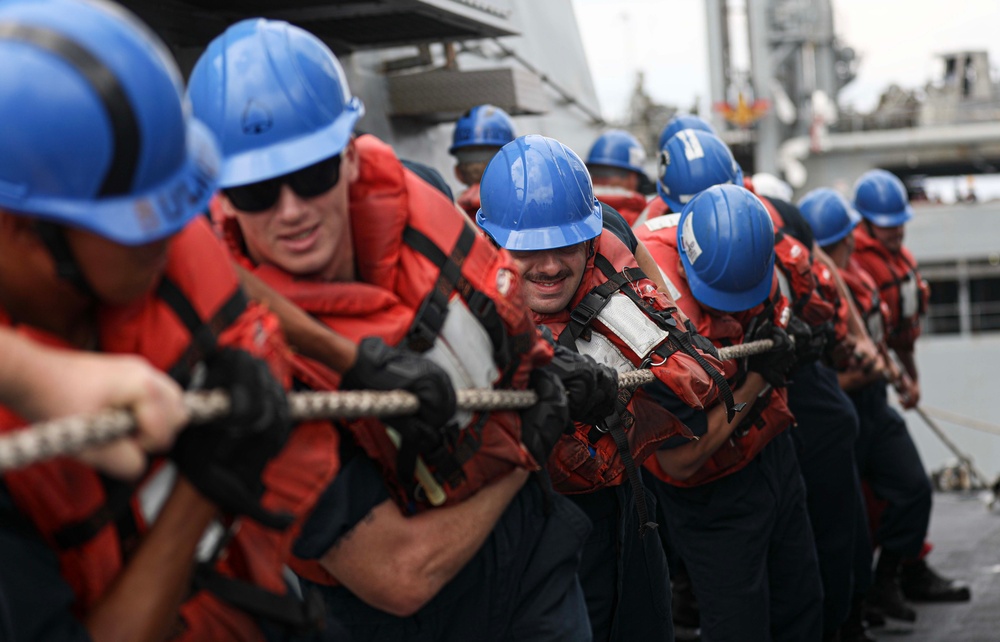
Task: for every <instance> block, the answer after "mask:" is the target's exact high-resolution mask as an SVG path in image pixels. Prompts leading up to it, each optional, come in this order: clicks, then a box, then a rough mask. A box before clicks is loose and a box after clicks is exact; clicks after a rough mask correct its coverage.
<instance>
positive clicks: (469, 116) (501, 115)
mask: <svg viewBox="0 0 1000 642" xmlns="http://www.w3.org/2000/svg"><path fill="white" fill-rule="evenodd" d="M512 140H514V121H513V120H511V119H510V116H509V115H508V114H507V112H505V111H504V110H502V109H500V108H499V107H495V106H493V105H476V106H475V107H473V108H472V109H470V110H469V111H467V112H465V114H464V115H463V116H462V117H461V118H459V119H458V122H457V123H455V133H454V134H452V139H451V148H450V149H448V153H449V154H454V153H455V150H456V149H462V148H463V147H503V146H504V145H506V144H507V143H509V142H510V141H512Z"/></svg>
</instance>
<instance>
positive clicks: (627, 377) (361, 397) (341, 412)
mask: <svg viewBox="0 0 1000 642" xmlns="http://www.w3.org/2000/svg"><path fill="white" fill-rule="evenodd" d="M773 345H774V343H773V342H772V341H771V340H770V339H763V340H761V341H752V342H750V343H744V344H740V345H735V346H730V347H727V348H722V349H720V350H719V357H720V358H721V359H723V360H728V359H742V358H744V357H748V356H752V355H755V354H760V353H762V352H767V351H768V350H770V349H771V347H772V346H773ZM654 380H655V376H654V375H653V372H652V371H651V370H633V371H631V372H626V373H624V374H622V375H620V376H619V378H618V385H619V387H621V388H637V387H639V386H641V385H644V384H647V383H652V382H653V381H654ZM456 396H457V401H458V408H459V409H460V410H473V411H481V412H488V411H494V410H518V409H522V408H529V407H531V406H533V405H534V404H535V402H536V401H538V397H537V396H535V393H534V392H533V391H531V390H491V389H469V390H457V391H456ZM184 403H185V405H186V406H187V407H188V410H189V412H190V414H191V423H192V424H200V423H206V422H208V421H211V420H213V419H217V418H218V417H222V416H224V415H225V414H226V413H227V412H229V398H228V397H227V396H226V394H225V392H223V391H221V390H212V391H208V392H188V393H185V395H184ZM288 403H289V406H290V408H291V414H292V418H293V419H295V420H297V421H306V420H310V419H357V418H359V417H395V416H399V415H409V414H413V413H415V412H416V411H417V410H419V409H420V401H419V400H418V399H417V397H416V395H413V394H411V393H409V392H405V391H403V390H391V391H388V392H381V391H375V390H359V391H340V392H298V393H290V394H289V395H288ZM134 429H135V419H134V417H133V416H132V414H131V413H129V412H128V411H126V410H104V411H102V412H99V413H96V414H94V415H87V416H82V415H81V416H74V417H66V418H63V419H55V420H52V421H46V422H41V423H36V424H33V425H31V426H28V427H26V428H25V429H23V430H18V431H16V432H13V433H11V434H9V435H6V436H4V437H2V438H0V472H3V471H6V470H12V469H15V468H21V467H23V466H27V465H30V464H33V463H35V462H39V461H44V460H46V459H51V458H53V457H58V456H60V455H69V454H72V453H76V452H79V451H81V450H83V449H85V448H88V447H90V446H96V445H99V444H103V443H107V442H109V441H112V440H114V439H116V438H118V437H123V436H125V435H127V434H128V433H129V432H131V431H132V430H134Z"/></svg>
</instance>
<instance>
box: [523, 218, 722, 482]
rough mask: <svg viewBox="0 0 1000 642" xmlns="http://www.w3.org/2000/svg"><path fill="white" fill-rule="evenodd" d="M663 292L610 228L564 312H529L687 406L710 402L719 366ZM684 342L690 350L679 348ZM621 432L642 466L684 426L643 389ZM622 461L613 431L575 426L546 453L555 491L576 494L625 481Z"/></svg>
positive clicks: (718, 384) (567, 341)
mask: <svg viewBox="0 0 1000 642" xmlns="http://www.w3.org/2000/svg"><path fill="white" fill-rule="evenodd" d="M673 311H674V308H673V307H671V306H669V304H668V303H667V299H666V297H665V296H664V295H663V294H661V293H659V292H658V291H657V289H656V286H655V285H654V284H653V282H652V281H650V280H649V279H647V278H646V277H645V275H643V274H642V272H641V270H639V269H638V267H637V265H636V262H635V257H634V256H633V254H632V252H631V251H630V250H629V248H628V247H627V246H626V245H625V244H624V243H622V241H621V240H620V239H619V238H618V237H616V236H615V235H614V234H610V233H603V234H601V235H600V236H599V237H598V238H597V239H596V241H595V245H594V251H593V256H591V257H590V259H588V262H587V267H586V270H585V272H584V274H583V280H582V282H581V284H580V287H579V288H578V289H577V291H576V294H575V295H574V296H573V299H572V300H571V301H570V304H569V306H568V308H567V310H564V311H561V312H558V313H555V314H546V315H539V314H536V315H535V320H536V321H537V322H538V323H542V324H545V325H546V326H548V327H549V328H550V329H551V330H552V332H553V334H554V335H555V336H556V337H558V340H559V342H560V343H562V344H564V345H567V346H570V345H572V346H574V347H575V348H576V349H577V350H579V352H581V353H583V354H589V355H590V356H592V357H594V359H596V360H597V361H598V362H601V363H604V364H605V365H608V366H611V367H613V368H615V369H617V370H618V371H619V372H627V371H630V370H633V369H635V368H640V367H643V368H646V367H648V368H650V369H651V370H652V371H653V373H654V374H655V375H656V377H657V379H659V380H660V381H661V382H663V383H664V384H665V385H666V386H667V387H669V388H670V390H671V391H672V392H673V393H674V394H676V395H677V397H678V398H679V399H681V400H682V401H683V402H684V403H686V404H687V405H689V406H691V407H693V408H704V407H706V406H707V405H711V404H712V403H713V402H714V401H715V399H716V398H717V397H718V396H719V394H720V390H722V389H724V392H725V393H726V394H729V395H730V398H731V392H730V391H729V388H728V385H726V383H725V380H724V379H723V378H722V376H721V369H722V364H721V363H719V362H718V361H717V360H716V359H714V358H713V357H711V356H709V355H704V354H702V353H700V352H697V351H696V350H694V349H693V348H691V344H690V337H689V336H688V334H687V333H686V331H684V330H683V326H682V325H679V323H678V321H677V320H676V318H675V317H674V315H673ZM678 342H686V343H687V347H688V348H689V349H687V350H685V349H682V348H679V347H678ZM627 410H628V416H626V418H625V421H624V423H625V426H624V431H625V434H626V436H627V440H628V451H629V453H628V454H629V455H630V456H631V459H632V460H633V461H635V462H636V463H638V464H641V463H642V462H643V461H644V460H645V459H646V458H647V457H648V456H649V455H650V454H652V453H653V452H654V451H655V450H656V448H657V446H658V445H659V444H660V443H662V442H664V441H666V440H667V439H669V438H670V437H672V436H674V435H678V434H679V435H684V436H688V437H690V436H692V435H691V431H690V429H689V428H688V427H687V426H685V425H684V424H683V423H682V422H680V421H679V420H678V419H677V418H676V417H674V416H673V415H672V414H670V413H669V412H667V411H666V410H664V409H663V408H661V407H660V406H659V405H657V404H655V403H654V402H653V401H652V400H651V399H649V398H648V397H647V396H646V395H645V394H644V393H642V392H641V391H638V392H636V393H635V394H634V395H633V396H632V398H631V400H630V401H629V404H628V406H627ZM627 466H628V461H627V459H626V460H623V453H622V452H621V449H620V448H619V447H618V445H617V444H616V443H615V439H614V437H613V435H611V434H609V433H602V432H599V431H596V430H595V429H594V428H593V427H592V426H588V425H584V424H577V426H576V430H575V431H574V433H573V434H571V435H566V436H564V437H562V438H561V439H560V440H559V442H558V444H557V445H556V447H555V450H554V451H553V454H552V456H551V457H550V458H549V466H548V468H549V474H550V475H551V477H552V483H553V485H554V486H555V488H556V489H557V490H559V491H560V492H563V493H581V492H588V491H591V490H594V489H595V488H600V487H602V486H613V485H617V484H621V483H623V481H624V476H623V473H626V472H627V470H626V468H627Z"/></svg>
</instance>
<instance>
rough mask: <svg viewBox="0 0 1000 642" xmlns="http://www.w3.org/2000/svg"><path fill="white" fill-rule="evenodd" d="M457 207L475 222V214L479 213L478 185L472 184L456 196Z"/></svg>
mask: <svg viewBox="0 0 1000 642" xmlns="http://www.w3.org/2000/svg"><path fill="white" fill-rule="evenodd" d="M456 203H458V206H459V207H461V208H462V210H464V211H465V213H466V214H468V215H469V218H471V219H472V220H473V221H475V220H476V213H477V212H479V207H480V205H479V183H473V184H472V185H469V186H468V187H466V188H465V190H464V191H463V192H462V193H461V194H459V195H458V200H457V201H456Z"/></svg>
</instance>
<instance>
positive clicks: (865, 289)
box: [840, 256, 889, 344]
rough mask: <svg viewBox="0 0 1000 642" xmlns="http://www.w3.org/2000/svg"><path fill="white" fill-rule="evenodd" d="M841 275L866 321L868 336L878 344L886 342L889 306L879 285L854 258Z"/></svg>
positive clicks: (842, 270) (841, 271)
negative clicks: (880, 293) (880, 292)
mask: <svg viewBox="0 0 1000 642" xmlns="http://www.w3.org/2000/svg"><path fill="white" fill-rule="evenodd" d="M840 274H841V276H842V277H843V279H844V283H846V284H847V287H848V289H850V291H851V296H852V297H853V298H854V303H855V304H856V305H857V306H858V312H859V313H860V314H861V317H862V318H863V319H864V320H865V326H866V327H867V328H868V334H869V335H870V336H871V338H872V341H874V342H875V343H876V344H879V343H882V342H883V341H885V325H886V322H887V320H888V318H889V306H888V305H886V303H885V301H883V300H882V297H881V296H879V290H878V284H876V283H875V279H873V278H872V277H871V275H870V274H868V273H867V272H865V270H864V268H862V267H861V266H860V265H859V264H858V262H857V261H855V260H854V257H853V256H852V257H851V259H850V261H849V263H848V265H847V267H846V268H842V269H841V270H840Z"/></svg>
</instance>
